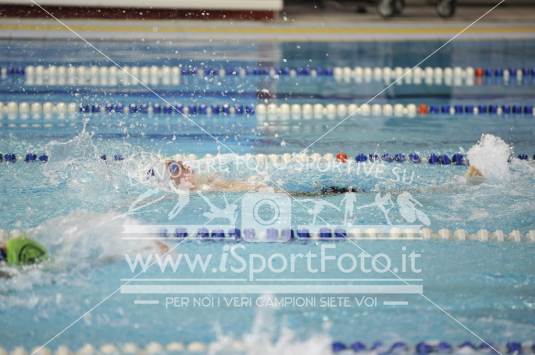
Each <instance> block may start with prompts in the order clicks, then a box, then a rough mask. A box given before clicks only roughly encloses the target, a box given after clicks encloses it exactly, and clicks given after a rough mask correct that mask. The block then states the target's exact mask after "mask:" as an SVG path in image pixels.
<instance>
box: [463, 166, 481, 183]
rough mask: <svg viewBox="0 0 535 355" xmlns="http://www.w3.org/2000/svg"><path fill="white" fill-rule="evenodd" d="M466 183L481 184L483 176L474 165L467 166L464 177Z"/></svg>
mask: <svg viewBox="0 0 535 355" xmlns="http://www.w3.org/2000/svg"><path fill="white" fill-rule="evenodd" d="M464 176H465V178H466V182H467V183H469V184H480V183H482V182H483V179H484V177H483V174H482V173H481V171H479V169H478V168H476V167H475V166H474V165H469V166H468V170H467V171H466V174H465V175H464Z"/></svg>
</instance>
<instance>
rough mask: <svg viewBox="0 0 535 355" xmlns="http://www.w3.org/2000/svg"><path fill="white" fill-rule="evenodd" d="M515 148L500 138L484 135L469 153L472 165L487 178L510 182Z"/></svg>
mask: <svg viewBox="0 0 535 355" xmlns="http://www.w3.org/2000/svg"><path fill="white" fill-rule="evenodd" d="M512 154H513V148H512V147H511V146H509V145H508V144H507V143H505V142H504V140H503V139H501V138H500V137H496V136H493V135H492V134H483V135H482V136H481V139H480V140H479V142H477V144H475V145H474V146H473V147H472V148H470V150H469V151H468V153H467V157H468V160H469V161H470V165H473V166H475V167H476V168H477V169H478V170H479V171H480V172H481V174H483V176H484V177H485V178H488V179H491V180H509V179H510V177H511V171H510V167H509V160H510V158H511V155H512Z"/></svg>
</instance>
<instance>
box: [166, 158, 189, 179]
mask: <svg viewBox="0 0 535 355" xmlns="http://www.w3.org/2000/svg"><path fill="white" fill-rule="evenodd" d="M165 165H166V168H167V171H168V172H169V175H170V176H171V179H173V180H181V179H183V178H185V177H187V176H189V175H191V169H190V168H189V167H188V166H187V165H185V164H184V163H183V162H182V161H179V160H176V161H175V160H168V161H166V162H165Z"/></svg>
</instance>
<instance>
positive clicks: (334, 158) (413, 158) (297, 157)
mask: <svg viewBox="0 0 535 355" xmlns="http://www.w3.org/2000/svg"><path fill="white" fill-rule="evenodd" d="M23 156H24V158H23V159H22V160H21V159H19V157H18V156H17V154H15V153H5V154H2V153H0V162H10V163H15V162H18V161H24V162H27V163H29V162H38V161H39V162H45V163H46V162H48V159H49V157H48V155H47V154H46V153H41V154H39V155H38V154H35V153H33V152H29V153H26V154H25V155H23ZM99 158H100V160H104V161H111V160H113V161H122V160H125V157H124V156H123V155H122V154H117V153H116V154H109V155H108V154H101V155H100V156H99ZM173 158H174V159H176V160H184V161H196V160H202V161H207V162H209V161H210V160H216V161H219V162H221V163H223V162H225V161H228V159H229V157H228V156H225V155H223V156H222V155H212V154H205V155H204V156H200V157H199V156H197V155H196V154H176V155H174V156H173ZM238 158H239V159H242V160H244V161H254V162H255V163H257V164H262V165H277V164H288V163H291V162H297V163H314V162H318V163H321V162H326V163H332V162H337V163H367V162H368V163H373V162H385V163H405V162H410V163H414V164H420V163H425V162H427V163H428V164H430V165H441V166H444V165H446V166H447V165H468V163H469V162H468V161H467V159H466V156H465V155H464V154H463V153H454V154H451V155H448V154H441V153H431V154H429V155H423V154H419V153H417V152H412V153H409V154H405V153H394V154H392V153H381V154H380V153H370V154H364V153H358V154H357V155H355V156H354V157H353V159H351V158H350V157H349V156H348V155H347V154H346V153H344V152H338V153H336V155H335V154H332V153H326V154H323V155H322V154H319V153H312V154H305V153H284V154H262V153H258V154H244V155H241V156H238ZM516 159H519V160H526V161H535V154H533V156H532V157H531V158H530V156H529V155H528V154H525V153H521V154H517V156H516Z"/></svg>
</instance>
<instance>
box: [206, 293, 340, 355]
mask: <svg viewBox="0 0 535 355" xmlns="http://www.w3.org/2000/svg"><path fill="white" fill-rule="evenodd" d="M262 297H269V295H262ZM255 311H256V313H255V318H254V322H253V325H252V327H251V330H250V331H249V332H248V333H247V334H244V335H243V336H242V337H241V338H240V339H235V338H233V337H231V336H225V335H220V336H219V337H218V340H217V341H215V342H213V343H211V344H210V346H209V349H208V354H210V355H226V354H244V355H301V354H302V355H324V354H331V353H332V351H331V344H332V338H331V337H330V336H329V335H328V334H327V331H323V332H322V333H317V334H309V336H308V337H307V338H305V339H298V338H297V337H296V336H295V333H294V332H293V331H292V330H291V329H290V328H288V327H287V326H285V325H281V326H279V325H278V324H277V320H276V319H275V312H276V309H273V308H266V307H261V308H256V309H255ZM236 343H238V344H239V347H238V348H237V347H236V345H235V344H236Z"/></svg>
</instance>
